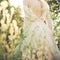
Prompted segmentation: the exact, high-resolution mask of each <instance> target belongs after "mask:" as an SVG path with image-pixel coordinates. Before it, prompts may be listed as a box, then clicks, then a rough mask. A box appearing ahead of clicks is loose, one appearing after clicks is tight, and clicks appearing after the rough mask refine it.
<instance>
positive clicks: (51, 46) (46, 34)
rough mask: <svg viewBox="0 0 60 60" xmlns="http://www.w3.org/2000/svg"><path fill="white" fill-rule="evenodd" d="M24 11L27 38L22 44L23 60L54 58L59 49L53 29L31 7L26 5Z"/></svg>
mask: <svg viewBox="0 0 60 60" xmlns="http://www.w3.org/2000/svg"><path fill="white" fill-rule="evenodd" d="M24 13H25V18H24V20H25V21H24V27H23V29H24V36H25V39H24V40H23V43H22V45H21V51H22V60H53V58H55V57H56V56H57V55H58V53H59V51H58V48H57V46H56V44H55V41H54V37H53V34H52V30H51V29H50V28H49V26H48V25H47V24H46V22H45V21H44V20H43V18H42V17H38V16H37V15H36V14H34V12H33V11H32V10H31V8H28V7H27V6H24ZM55 59H56V58H55ZM55 59H54V60H55Z"/></svg>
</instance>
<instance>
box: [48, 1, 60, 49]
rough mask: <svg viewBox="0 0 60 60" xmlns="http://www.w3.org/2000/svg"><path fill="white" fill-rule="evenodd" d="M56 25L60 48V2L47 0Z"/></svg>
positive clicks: (55, 34) (56, 35)
mask: <svg viewBox="0 0 60 60" xmlns="http://www.w3.org/2000/svg"><path fill="white" fill-rule="evenodd" d="M47 2H48V4H49V6H50V11H51V17H52V19H53V23H54V36H55V39H56V41H58V47H59V48H60V0H47Z"/></svg>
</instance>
